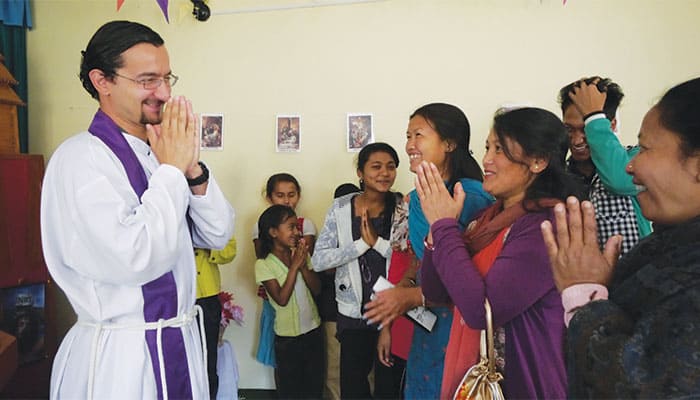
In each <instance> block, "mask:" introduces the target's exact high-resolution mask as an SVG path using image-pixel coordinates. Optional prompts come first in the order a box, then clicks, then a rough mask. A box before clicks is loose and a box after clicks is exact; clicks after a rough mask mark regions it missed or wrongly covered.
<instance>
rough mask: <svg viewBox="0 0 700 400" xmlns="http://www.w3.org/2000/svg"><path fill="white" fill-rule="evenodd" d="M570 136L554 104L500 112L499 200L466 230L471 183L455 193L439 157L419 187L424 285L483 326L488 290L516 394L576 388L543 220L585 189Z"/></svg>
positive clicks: (495, 170)
mask: <svg viewBox="0 0 700 400" xmlns="http://www.w3.org/2000/svg"><path fill="white" fill-rule="evenodd" d="M567 143H568V138H567V133H566V130H565V128H564V125H563V124H562V122H561V121H560V120H559V118H557V117H556V116H555V115H554V114H552V113H550V112H549V111H545V110H542V109H538V108H520V109H516V110H512V111H506V112H499V113H497V114H496V116H495V117H494V122H493V128H492V130H491V132H490V133H489V136H488V139H487V140H486V155H485V156H484V159H483V167H484V186H483V187H484V190H486V191H487V192H489V193H490V194H492V195H493V196H494V197H495V198H496V199H497V202H496V203H495V204H494V205H493V206H491V207H489V208H487V209H486V210H484V211H483V212H482V213H481V214H480V215H479V216H478V217H477V218H476V219H475V220H474V221H472V223H471V224H470V225H469V227H468V228H467V231H466V232H465V233H464V234H461V233H460V230H459V227H458V224H457V221H456V219H455V216H456V215H459V211H460V208H461V207H462V204H463V200H464V196H465V194H464V191H463V190H462V189H461V187H459V186H456V187H455V190H454V195H453V196H451V195H450V194H449V192H447V190H445V188H444V185H441V184H440V183H441V179H440V175H439V174H438V172H437V169H436V168H435V167H434V166H433V165H431V164H429V163H423V164H422V165H421V167H420V169H419V171H418V180H417V183H416V190H417V192H418V196H419V198H420V200H421V205H422V208H423V212H424V213H425V216H426V218H427V219H428V222H429V223H430V224H431V227H430V233H429V234H428V237H427V238H426V243H425V244H426V251H425V255H424V258H423V266H422V274H423V293H424V295H425V297H426V299H427V300H431V301H436V302H444V301H445V300H446V299H448V298H449V299H450V300H451V301H452V302H453V303H454V304H455V306H456V307H457V309H458V311H459V313H460V314H461V316H462V318H463V321H464V322H465V323H466V325H468V328H472V329H477V330H478V329H485V327H486V323H485V319H484V318H485V312H484V300H485V299H487V298H488V300H489V302H490V303H491V306H492V309H493V319H494V326H495V327H496V328H497V329H496V350H497V366H498V367H499V370H500V372H501V373H502V374H503V376H504V380H503V382H502V387H503V391H504V395H505V397H506V398H538V399H558V398H565V397H566V367H565V362H564V334H565V327H564V320H563V318H562V312H563V307H562V303H561V297H560V296H559V294H558V292H557V289H556V287H555V286H554V280H553V277H552V272H551V268H550V263H549V259H548V256H547V250H546V248H545V245H544V241H543V239H542V234H541V232H540V224H541V223H542V222H543V221H545V220H552V218H553V215H552V210H551V207H552V206H553V205H554V204H555V203H556V202H558V201H560V200H562V199H565V198H566V196H568V195H571V194H574V193H575V192H576V184H575V182H574V181H573V180H572V179H571V178H570V177H569V176H568V175H567V173H566V172H565V157H566V151H567ZM468 328H467V329H468ZM452 332H455V327H454V326H453V331H452ZM460 336H462V335H460ZM464 336H465V337H467V336H469V335H464ZM450 340H451V341H452V340H453V337H452V336H451V337H450ZM455 340H463V339H456V338H455ZM469 340H473V341H474V342H473V343H466V344H464V343H462V346H461V347H462V349H463V348H464V346H466V347H470V346H471V347H473V346H477V347H476V348H478V339H476V340H475V339H469ZM452 344H453V343H450V345H452ZM448 348H449V347H448ZM460 354H465V357H464V358H470V359H463V360H459V366H460V367H461V368H462V369H463V371H465V372H466V370H467V369H468V368H469V367H470V366H471V365H473V364H474V363H475V362H476V361H477V360H476V359H475V355H476V354H478V350H474V351H472V350H469V349H467V351H463V350H460ZM467 354H468V356H467ZM443 382H444V381H443ZM453 389H456V386H455V387H454V388H450V390H453Z"/></svg>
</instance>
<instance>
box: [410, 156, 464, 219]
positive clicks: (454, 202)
mask: <svg viewBox="0 0 700 400" xmlns="http://www.w3.org/2000/svg"><path fill="white" fill-rule="evenodd" d="M416 193H417V194H418V198H419V199H420V204H421V208H422V209H423V214H424V215H425V218H426V219H427V221H428V223H429V224H431V225H432V224H433V223H434V222H435V221H437V220H439V219H442V218H457V217H458V216H459V214H460V213H461V212H462V207H463V205H464V199H465V197H466V193H464V189H462V184H461V183H459V182H457V183H456V184H455V187H454V195H451V194H450V192H449V191H448V190H447V187H446V186H445V182H444V181H443V178H442V176H441V175H440V171H438V168H437V167H436V166H435V164H433V163H429V162H427V161H423V162H421V164H420V165H419V166H418V170H417V171H416Z"/></svg>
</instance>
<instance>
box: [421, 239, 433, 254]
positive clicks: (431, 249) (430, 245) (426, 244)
mask: <svg viewBox="0 0 700 400" xmlns="http://www.w3.org/2000/svg"><path fill="white" fill-rule="evenodd" d="M423 246H425V248H426V249H428V250H430V251H433V250H435V247H434V246H433V245H432V243H428V238H427V237H426V238H425V239H423Z"/></svg>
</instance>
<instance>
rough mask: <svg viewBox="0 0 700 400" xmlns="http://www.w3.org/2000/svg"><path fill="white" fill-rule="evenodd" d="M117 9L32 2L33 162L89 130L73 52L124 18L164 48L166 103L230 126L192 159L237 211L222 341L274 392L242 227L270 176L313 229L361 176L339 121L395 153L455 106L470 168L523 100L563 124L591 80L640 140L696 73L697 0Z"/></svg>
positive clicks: (247, 372) (699, 70) (403, 1)
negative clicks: (170, 94) (575, 90)
mask: <svg viewBox="0 0 700 400" xmlns="http://www.w3.org/2000/svg"><path fill="white" fill-rule="evenodd" d="M115 3H116V2H115V1H113V0H109V1H107V0H104V1H103V0H100V1H98V0H91V1H78V0H62V1H58V0H37V1H35V2H34V3H33V7H34V9H33V12H34V21H35V28H34V29H33V30H31V31H30V32H29V34H28V38H27V43H28V54H29V60H28V62H29V90H30V92H29V113H30V151H31V152H32V153H41V154H44V155H45V156H46V157H47V158H48V157H49V156H50V155H51V153H52V152H53V150H54V149H55V148H56V146H57V145H58V144H59V143H60V142H61V141H63V140H64V139H66V138H67V137H68V136H70V135H72V134H74V133H76V132H78V131H81V130H84V129H85V128H86V127H87V125H88V123H89V121H90V119H91V117H92V114H93V113H94V111H95V109H96V103H95V102H94V101H93V100H92V99H91V98H90V97H89V96H88V95H87V94H86V92H84V91H83V89H82V87H81V86H80V83H79V81H78V79H77V78H76V75H77V73H78V65H79V61H80V50H81V49H84V47H85V45H86V44H87V41H88V39H89V38H90V36H91V35H92V34H93V33H94V31H95V30H96V29H97V27H98V26H100V25H102V24H103V23H104V22H107V21H109V20H113V19H128V20H134V21H138V22H142V23H145V24H147V25H150V26H151V27H153V28H154V29H155V30H156V31H157V32H159V33H160V34H161V35H162V36H163V38H164V39H165V41H166V45H167V48H168V49H169V51H170V58H171V66H172V68H173V71H174V72H175V73H176V74H177V75H179V76H180V81H179V82H178V84H177V86H176V87H175V90H174V92H175V93H176V94H184V95H187V96H189V97H190V98H191V99H192V100H193V102H194V104H195V108H196V110H197V111H198V112H207V113H209V112H211V113H223V114H224V115H225V139H224V150H223V151H220V152H205V153H203V155H202V158H203V159H204V160H205V161H207V162H208V163H209V164H210V165H211V167H212V170H213V171H214V174H215V175H216V178H217V180H218V181H219V182H220V184H221V186H222V187H223V190H224V191H225V193H226V195H227V196H228V198H229V200H230V201H231V203H232V204H233V205H234V207H235V208H236V212H237V217H236V238H237V240H238V243H239V254H238V257H237V258H236V259H235V260H234V262H233V263H232V264H231V265H228V266H225V267H223V268H222V275H223V286H224V289H225V290H228V291H231V292H233V293H234V294H235V296H236V301H237V302H238V303H239V304H241V305H243V306H244V307H245V311H246V324H245V326H244V327H238V326H232V327H230V328H229V329H228V330H227V332H226V338H227V339H228V340H230V341H231V342H232V343H233V344H234V346H235V349H236V353H237V356H238V362H239V367H240V387H242V388H271V387H273V386H274V383H273V379H272V373H271V370H270V369H269V368H266V367H263V366H262V365H261V364H259V363H257V362H256V361H255V360H254V347H255V345H256V343H257V335H258V317H259V313H260V308H261V307H260V302H259V301H258V299H257V298H256V297H255V289H256V285H255V284H254V282H253V281H254V278H253V263H254V255H253V249H252V246H251V241H250V230H251V227H252V225H253V224H254V223H255V221H256V218H257V216H258V215H259V213H260V212H261V211H262V209H263V208H264V206H265V203H264V201H263V198H262V195H261V190H262V186H263V183H264V181H265V180H266V178H267V177H268V176H269V175H271V174H272V173H275V172H279V171H288V172H291V173H292V174H294V175H295V176H296V177H297V178H298V179H299V180H300V182H301V184H302V187H303V199H302V202H301V203H300V205H299V209H298V211H300V213H301V214H302V215H305V216H307V217H309V218H311V219H312V220H313V221H314V222H315V224H316V226H317V227H318V228H319V229H320V227H321V226H322V224H323V218H324V214H325V210H326V209H327V207H328V205H329V203H330V201H331V197H332V191H333V189H334V187H335V186H336V185H337V184H339V183H342V182H345V181H354V180H355V172H354V167H353V160H354V154H351V153H347V152H346V150H345V136H344V135H345V116H346V113H348V112H370V113H373V114H374V129H375V132H376V140H377V141H386V142H389V143H391V144H392V145H394V146H395V147H396V148H397V149H398V150H399V151H400V154H401V155H402V156H403V154H404V153H403V150H402V149H403V145H404V139H403V138H404V132H405V128H406V123H407V119H408V115H409V114H410V113H411V112H412V111H413V110H414V109H415V108H417V107H418V106H420V105H422V104H425V103H428V102H433V101H445V102H451V103H454V104H457V105H459V106H461V107H462V108H463V110H465V112H466V113H467V115H468V116H469V118H470V120H471V122H472V132H473V133H472V146H473V148H474V150H475V153H476V155H477V159H480V157H481V155H482V154H483V151H482V148H483V142H484V140H485V137H486V134H487V133H488V129H489V124H490V119H491V116H492V114H493V112H494V111H495V110H496V108H497V107H498V106H499V105H500V104H503V103H507V102H529V103H532V104H534V105H537V106H541V107H544V108H547V109H549V110H551V111H554V112H557V105H556V102H555V97H556V94H557V91H558V89H559V88H560V87H561V86H562V85H564V84H566V83H568V82H569V81H572V80H574V79H576V78H579V77H581V76H587V75H590V74H600V75H605V76H610V77H612V78H614V79H615V80H617V81H618V82H619V83H620V84H621V85H622V86H623V88H624V89H625V92H626V94H627V98H626V99H625V101H624V106H623V108H622V109H621V122H622V124H623V133H622V138H623V142H624V143H634V142H636V139H635V137H636V132H637V129H638V127H639V123H640V121H641V118H642V116H643V114H644V112H645V111H646V110H647V109H648V108H649V106H650V105H651V104H652V103H653V102H654V100H655V99H657V98H658V97H659V96H660V95H661V94H662V93H663V92H664V90H665V89H667V88H668V87H670V86H671V85H673V84H675V83H678V82H681V81H683V80H686V79H688V78H691V77H695V76H698V75H700V52H698V51H697V43H700V25H698V23H697V21H698V17H700V2H698V1H694V0H676V1H666V2H661V1H657V0H600V1H592V0H589V1H576V0H569V1H568V2H567V4H566V5H563V4H562V1H561V0H557V1H555V0H491V1H486V0H472V1H464V0H452V1H448V0H444V1H419V0H388V1H378V2H365V3H361V4H353V5H337V6H328V7H315V8H305V9H289V10H280V11H266V12H244V13H228V14H226V13H224V12H225V11H235V10H239V11H240V10H245V9H251V8H256V7H257V8H260V7H274V6H280V7H283V6H287V5H305V4H306V5H308V4H312V3H314V2H313V1H304V0H286V1H285V0H268V1H252V0H248V1H235V2H234V1H230V0H211V1H210V2H209V4H210V6H211V8H212V11H213V12H214V15H213V16H212V18H211V19H210V20H209V21H207V22H198V21H196V20H194V18H193V17H192V16H191V15H190V14H189V13H190V12H191V5H190V2H189V1H188V0H171V5H170V13H171V15H172V18H171V23H170V24H166V23H165V21H164V19H163V17H162V14H161V13H160V10H159V9H158V7H157V5H156V3H155V1H154V0H128V1H126V2H125V4H124V6H123V7H122V10H121V11H120V12H116V11H115ZM315 3H317V4H318V3H323V2H322V1H316V2H315ZM217 12H218V13H221V14H217ZM287 113H299V114H300V115H301V116H302V119H301V121H302V129H301V130H302V151H301V153H298V154H278V153H275V151H274V136H273V135H274V129H275V115H276V114H287ZM405 161H406V159H405V157H403V158H402V162H404V163H405ZM412 179H413V176H412V174H411V173H410V172H409V171H408V169H407V168H406V167H405V164H403V163H402V166H401V167H400V172H399V176H398V178H397V183H396V189H398V190H401V191H404V192H405V191H408V190H410V188H411V185H412Z"/></svg>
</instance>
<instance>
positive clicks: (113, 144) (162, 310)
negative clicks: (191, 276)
mask: <svg viewBox="0 0 700 400" xmlns="http://www.w3.org/2000/svg"><path fill="white" fill-rule="evenodd" d="M88 130H89V131H90V133H92V134H93V135H94V136H96V137H97V138H99V139H100V140H102V141H103V142H104V143H105V145H107V147H109V149H110V150H112V152H113V153H114V154H115V155H116V156H117V158H118V159H119V161H121V163H122V165H123V166H124V170H125V171H126V176H127V177H128V178H129V183H130V184H131V187H132V188H133V189H134V192H136V195H137V196H138V197H139V201H140V199H141V196H142V195H143V192H145V191H146V188H148V179H146V173H145V172H144V170H143V166H141V163H140V162H139V160H138V158H136V153H134V150H133V149H132V148H131V146H129V143H128V142H127V141H126V139H125V138H124V136H123V135H122V133H121V130H120V129H119V127H118V126H117V124H115V123H114V121H112V119H111V118H109V117H108V116H107V114H105V113H104V112H102V110H97V113H96V114H95V117H94V118H93V120H92V123H91V124H90V128H89V129H88ZM141 292H142V293H143V316H144V319H145V321H146V322H158V320H159V319H169V318H174V317H176V316H177V303H178V298H177V286H176V284H175V278H174V277H173V273H172V271H170V272H166V273H165V274H163V275H162V276H161V277H160V278H158V279H156V280H153V281H151V282H148V283H146V284H145V285H143V286H142V287H141ZM156 334H157V333H156V331H155V330H146V343H147V344H148V351H149V353H150V355H151V366H152V367H153V375H154V376H155V379H156V387H157V388H158V398H159V399H162V398H163V385H162V384H161V379H160V367H159V364H158V347H157V344H156V340H157V338H156ZM161 339H162V347H163V360H164V363H165V379H166V381H167V384H168V385H167V386H168V398H170V399H191V398H192V397H193V393H192V387H191V386H190V374H189V369H188V367H187V353H186V351H185V343H184V340H183V337H182V331H181V330H180V328H163V330H162V335H161Z"/></svg>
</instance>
